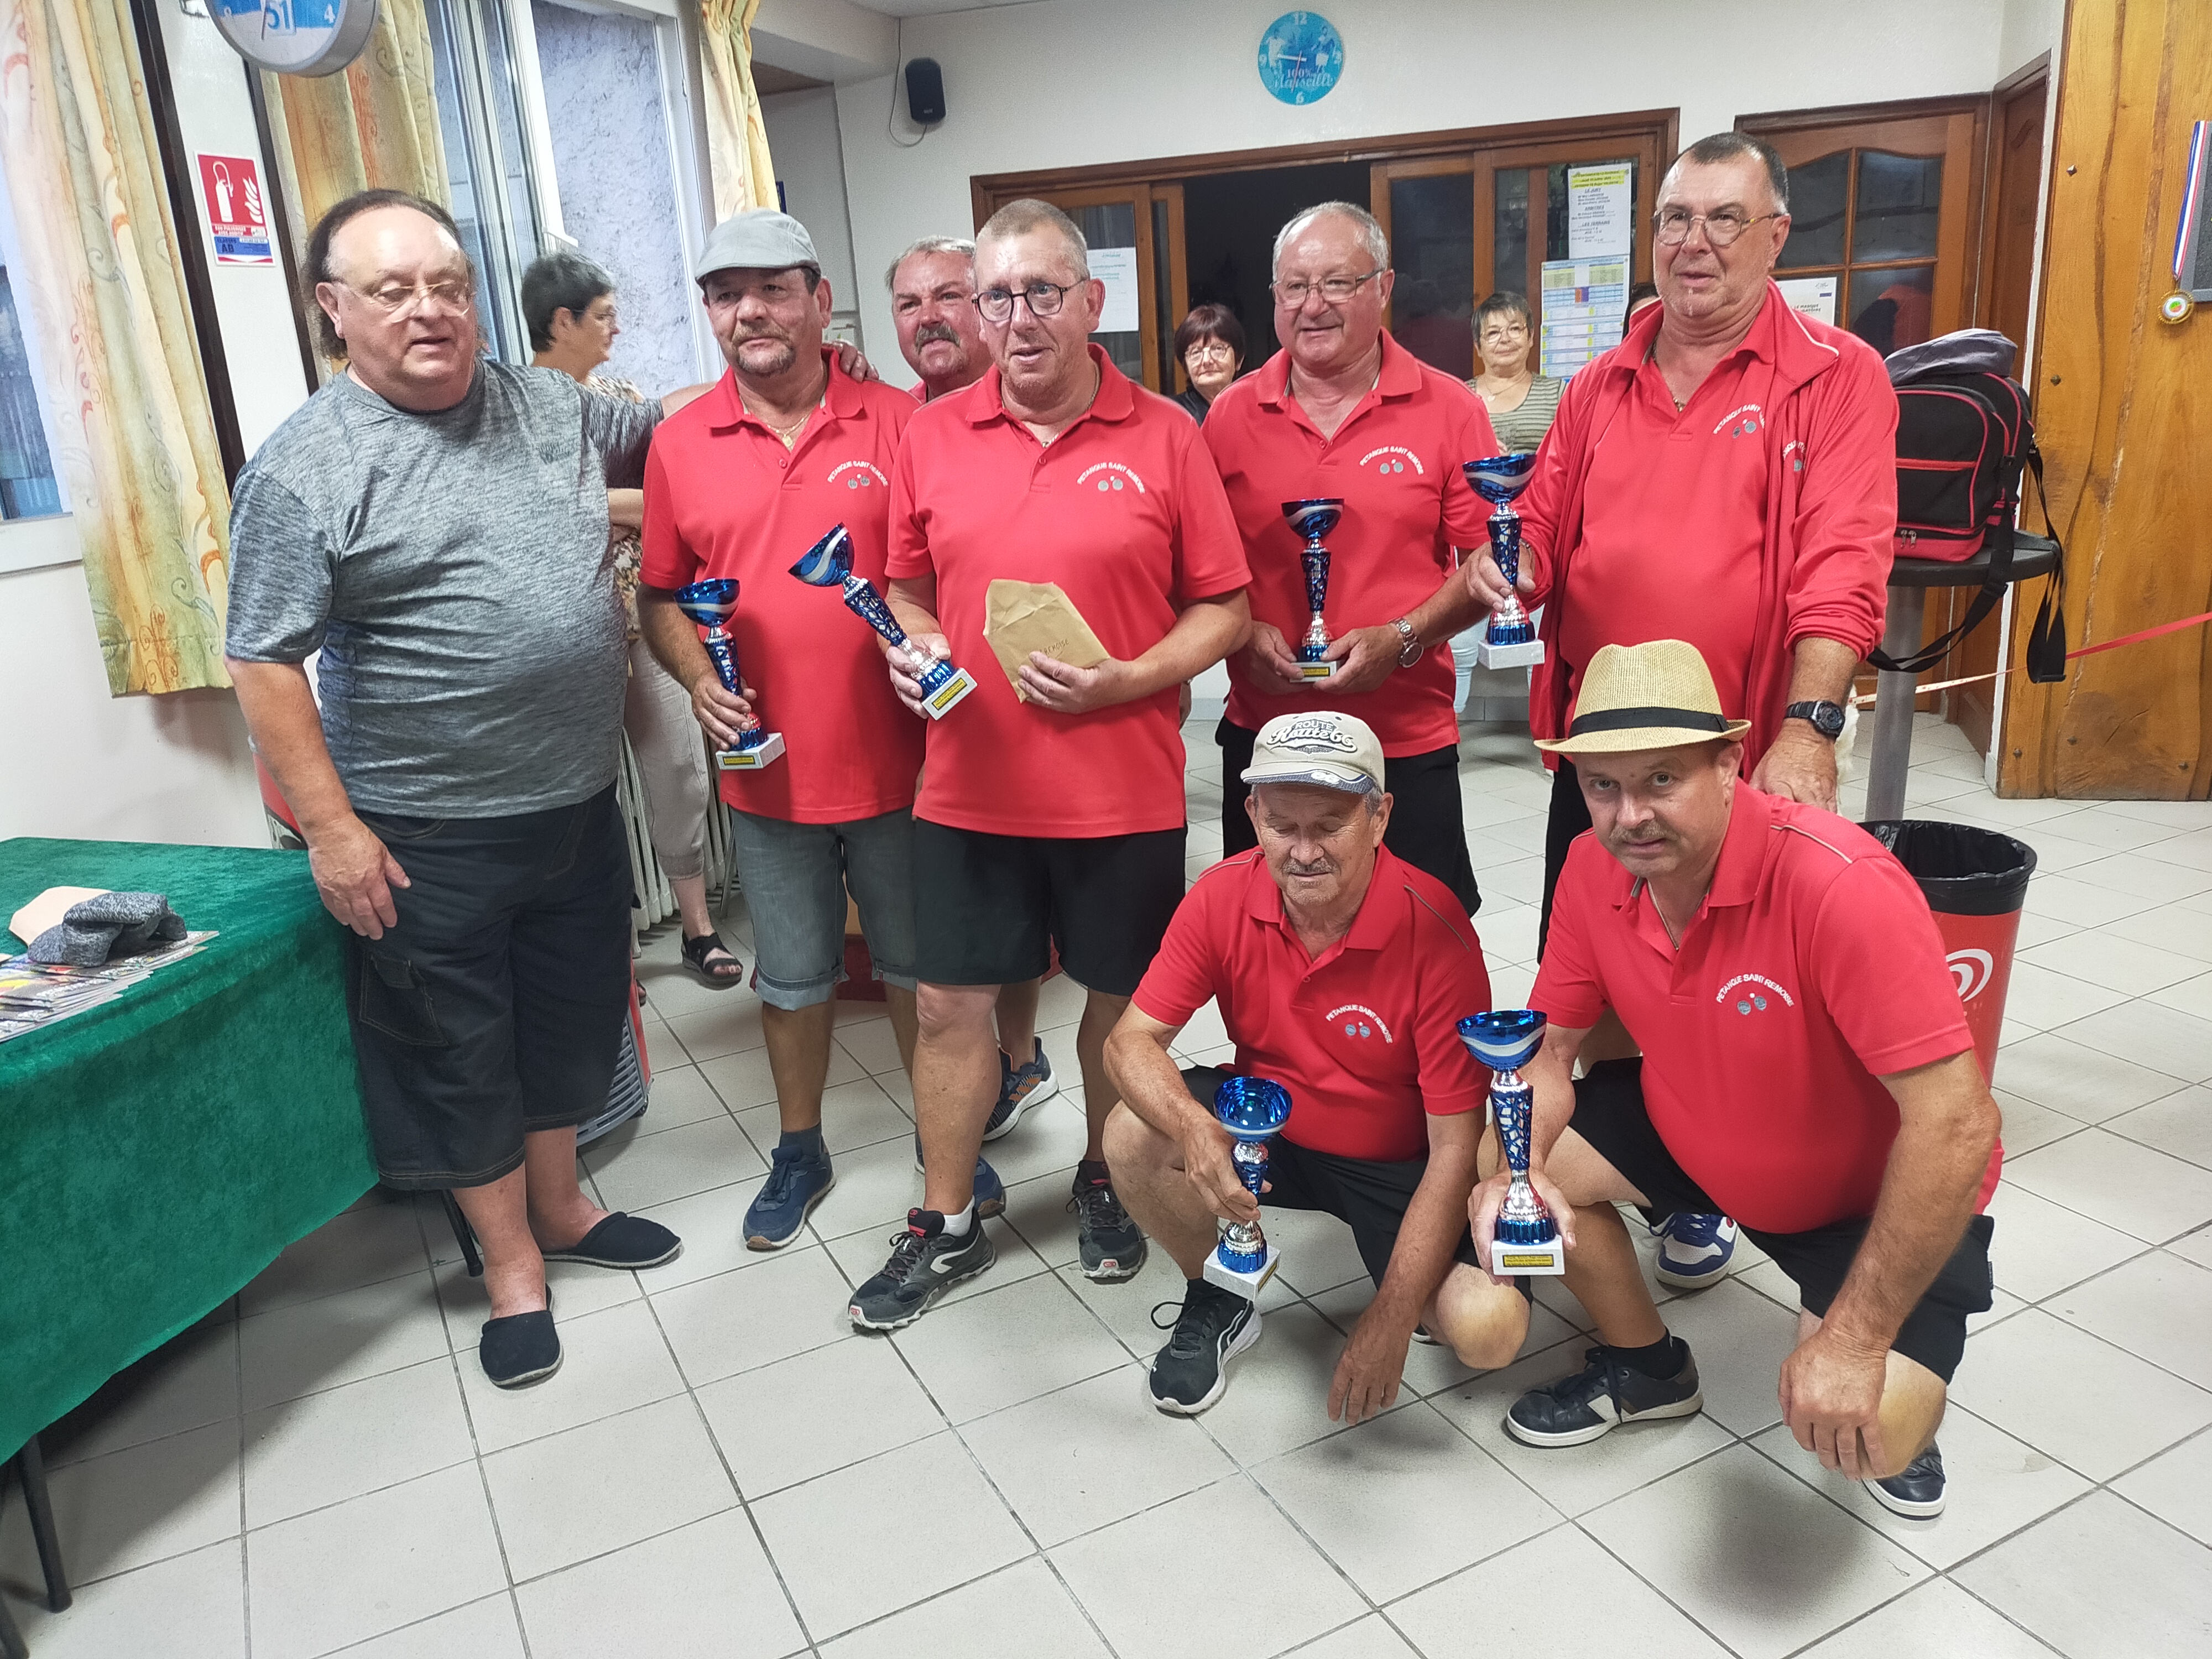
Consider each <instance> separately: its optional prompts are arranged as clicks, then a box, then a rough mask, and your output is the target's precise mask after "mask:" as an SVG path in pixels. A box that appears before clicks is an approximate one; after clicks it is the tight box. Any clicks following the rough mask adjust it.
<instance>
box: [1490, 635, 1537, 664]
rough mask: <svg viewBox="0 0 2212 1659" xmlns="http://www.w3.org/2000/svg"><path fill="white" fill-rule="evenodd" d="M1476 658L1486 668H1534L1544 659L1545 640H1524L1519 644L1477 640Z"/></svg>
mask: <svg viewBox="0 0 2212 1659" xmlns="http://www.w3.org/2000/svg"><path fill="white" fill-rule="evenodd" d="M1474 659H1475V661H1477V662H1479V663H1480V664H1481V665H1483V666H1484V667H1485V668H1534V666H1535V665H1537V664H1538V663H1540V662H1541V661H1543V660H1544V642H1543V641H1541V640H1524V641H1522V642H1521V643H1520V644H1518V645H1492V643H1491V642H1490V641H1488V640H1477V641H1475V642H1474Z"/></svg>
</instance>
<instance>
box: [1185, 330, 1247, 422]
mask: <svg viewBox="0 0 2212 1659" xmlns="http://www.w3.org/2000/svg"><path fill="white" fill-rule="evenodd" d="M1175 351H1176V359H1177V361H1179V362H1181V363H1182V367H1183V372H1184V373H1185V374H1188V375H1189V376H1190V390H1189V391H1188V392H1178V393H1177V394H1176V402H1177V403H1179V404H1182V406H1183V407H1184V408H1185V409H1187V410H1189V411H1190V417H1191V419H1193V420H1194V421H1196V422H1199V423H1200V425H1204V424H1205V422H1206V410H1208V409H1210V408H1212V405H1213V400H1214V399H1215V398H1218V397H1219V396H1220V395H1221V394H1222V393H1223V392H1225V391H1227V390H1228V389H1229V386H1230V384H1231V382H1232V381H1234V380H1236V378H1237V375H1239V374H1242V373H1243V370H1244V325H1243V324H1242V323H1240V322H1238V321H1237V317H1236V314H1235V313H1233V312H1231V310H1230V309H1229V307H1226V306H1193V307H1191V308H1190V315H1189V316H1188V317H1186V318H1184V319H1182V327H1180V328H1178V329H1176V331H1175Z"/></svg>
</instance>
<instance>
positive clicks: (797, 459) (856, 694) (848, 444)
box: [641, 352, 922, 823]
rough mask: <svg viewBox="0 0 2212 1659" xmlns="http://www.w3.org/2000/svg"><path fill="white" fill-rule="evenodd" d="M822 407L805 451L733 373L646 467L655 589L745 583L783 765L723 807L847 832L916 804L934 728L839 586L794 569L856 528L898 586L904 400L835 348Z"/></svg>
mask: <svg viewBox="0 0 2212 1659" xmlns="http://www.w3.org/2000/svg"><path fill="white" fill-rule="evenodd" d="M823 356H825V357H827V358H829V389H828V390H827V391H826V392H824V393H823V404H822V407H821V408H820V409H818V410H816V411H815V413H814V415H813V416H812V417H811V419H809V420H808V422H806V426H805V430H804V431H802V432H801V433H800V434H799V441H798V443H797V445H796V446H795V447H793V448H792V449H790V450H789V451H787V450H786V449H785V448H784V447H783V441H782V440H781V439H780V438H778V437H777V436H776V435H775V434H774V433H773V432H771V431H769V429H768V428H767V426H766V425H764V424H763V422H761V421H760V420H759V419H758V418H757V417H756V416H752V415H749V414H747V413H746V412H745V409H744V401H743V400H742V399H741V398H739V397H738V388H737V381H736V379H735V376H734V375H733V374H724V375H723V376H722V378H721V380H720V381H719V382H718V383H717V384H716V385H715V386H714V390H713V391H712V392H708V393H706V394H705V395H704V396H703V397H701V398H696V399H695V400H694V401H693V402H691V403H690V404H687V405H685V407H684V409H682V410H679V411H678V413H676V414H674V415H671V416H669V418H668V419H666V420H665V421H663V422H661V423H660V426H659V429H658V430H657V431H655V432H654V434H653V451H652V453H651V454H650V455H649V456H648V457H647V459H646V464H645V532H644V546H645V551H644V558H643V562H642V565H641V577H642V579H643V580H644V581H645V582H646V584H647V586H653V587H665V588H675V587H681V586H684V584H685V583H687V582H694V581H700V580H705V579H707V578H709V577H720V576H734V577H736V578H737V579H738V608H737V611H736V612H735V613H734V614H733V615H732V617H731V619H730V623H729V629H730V633H731V634H732V636H733V637H734V639H735V640H736V641H737V648H738V666H739V667H740V668H741V669H742V670H743V671H744V677H745V679H746V681H747V682H748V683H749V684H751V685H752V686H753V687H754V688H755V689H756V690H758V691H759V693H760V702H759V705H758V707H757V709H756V711H755V712H756V713H757V714H759V716H760V720H761V724H762V725H763V726H766V727H767V728H768V729H769V731H771V732H782V733H783V740H784V753H783V758H782V759H781V760H779V761H777V762H776V763H775V764H774V765H772V766H764V767H763V768H761V769H760V770H758V771H757V772H750V771H748V772H723V773H720V774H718V775H719V776H720V779H721V787H722V799H724V800H726V801H727V802H729V804H730V805H732V806H735V807H738V808H739V809H741V810H742V811H747V812H753V813H757V814H758V815H759V816H761V817H770V818H783V819H787V820H789V821H790V822H792V823H849V822H851V821H853V820H854V819H857V818H871V817H878V815H880V814H882V813H884V812H895V811H898V810H899V809H900V808H902V807H904V806H909V805H913V802H914V781H915V773H917V772H918V771H920V770H921V745H922V738H921V721H920V720H916V719H915V717H914V716H913V715H912V714H908V712H907V711H906V709H905V708H902V707H901V706H900V704H899V701H898V698H897V696H896V695H895V694H894V693H893V692H892V690H891V687H890V676H889V675H888V674H887V673H886V672H885V671H884V657H883V653H882V651H881V650H880V649H878V647H877V644H876V636H875V635H874V633H873V632H872V630H871V629H869V627H868V625H867V624H866V623H864V622H862V621H861V620H860V618H859V617H855V616H854V615H853V613H852V612H851V611H848V610H847V609H846V608H845V601H844V596H843V595H842V594H841V593H840V592H838V591H837V590H836V588H834V587H810V586H807V585H806V584H805V582H802V581H800V580H799V579H798V578H797V577H795V576H793V575H792V574H791V567H792V565H793V562H795V561H796V560H797V559H798V557H799V555H800V554H802V553H804V552H805V551H806V550H807V549H808V548H810V547H811V546H813V545H814V544H815V543H816V542H817V541H819V540H820V539H821V538H823V536H825V535H827V534H828V533H829V530H830V528H831V526H835V525H838V524H842V525H843V526H845V527H846V528H847V529H848V530H849V531H851V532H852V533H853V569H854V572H855V573H856V574H860V575H862V576H866V577H867V578H868V579H869V580H872V581H873V582H874V583H875V584H876V586H878V587H881V586H883V585H884V528H885V525H886V522H887V520H889V517H890V496H891V491H890V475H891V466H892V463H893V459H894V458H895V457H896V454H897V453H898V447H899V435H900V434H901V433H902V432H903V431H905V429H906V424H907V422H908V421H910V420H912V419H913V418H914V417H915V405H914V402H913V400H912V399H911V398H908V397H907V396H906V395H905V394H904V393H902V392H896V391H893V390H892V389H891V388H890V387H889V386H884V385H882V384H881V383H879V382H875V381H868V382H862V381H859V380H853V379H851V378H850V377H849V376H848V375H847V374H844V372H843V371H842V370H841V369H839V368H838V367H837V365H836V359H835V357H834V356H832V355H831V354H829V353H827V352H825V353H824V354H823Z"/></svg>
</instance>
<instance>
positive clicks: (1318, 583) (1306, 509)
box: [1283, 495, 1344, 680]
mask: <svg viewBox="0 0 2212 1659" xmlns="http://www.w3.org/2000/svg"><path fill="white" fill-rule="evenodd" d="M1283 516H1284V517H1285V519H1288V520H1290V521H1291V529H1293V530H1295V531H1297V532H1298V534H1299V535H1301V536H1303V537H1304V538H1306V544H1305V547H1304V550H1302V551H1301V552H1300V553H1299V555H1298V562H1299V563H1300V564H1302V565H1304V567H1305V573H1306V606H1307V608H1308V609H1309V610H1310V611H1312V613H1313V616H1312V619H1311V620H1310V622H1308V623H1307V624H1306V636H1305V638H1304V640H1302V641H1299V644H1298V678H1300V679H1304V680H1326V679H1328V678H1330V677H1332V676H1333V675H1334V673H1335V672H1336V670H1337V665H1336V664H1335V663H1334V662H1332V661H1330V660H1329V657H1328V647H1329V643H1330V641H1329V635H1328V623H1327V622H1325V621H1324V620H1323V619H1322V609H1323V608H1324V607H1325V606H1326V605H1328V561H1329V551H1328V549H1327V548H1326V547H1324V546H1322V539H1321V538H1322V537H1324V536H1326V535H1328V532H1330V531H1332V530H1334V529H1335V528H1336V526H1337V525H1338V523H1339V521H1340V520H1342V519H1343V517H1344V501H1343V498H1342V497H1340V496H1334V495H1316V496H1311V497H1309V498H1308V499H1306V500H1304V501H1285V502H1284V503H1283Z"/></svg>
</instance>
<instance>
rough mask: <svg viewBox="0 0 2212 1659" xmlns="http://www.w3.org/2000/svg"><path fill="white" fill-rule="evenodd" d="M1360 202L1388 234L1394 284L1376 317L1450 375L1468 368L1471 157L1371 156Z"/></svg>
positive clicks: (1480, 293)
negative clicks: (1375, 158)
mask: <svg viewBox="0 0 2212 1659" xmlns="http://www.w3.org/2000/svg"><path fill="white" fill-rule="evenodd" d="M1368 192H1369V203H1368V210H1369V211H1370V212H1371V213H1372V214H1374V216H1375V217H1376V220H1377V221H1378V222H1381V224H1382V226H1383V234H1384V235H1385V236H1388V237H1389V239H1390V264H1391V268H1392V269H1393V270H1395V271H1396V272H1397V277H1396V286H1395V289H1394V291H1393V293H1392V295H1391V299H1390V307H1389V310H1388V311H1387V312H1385V313H1383V325H1384V326H1386V327H1387V328H1389V331H1390V332H1391V334H1392V336H1393V337H1395V339H1396V340H1397V342H1398V343H1399V344H1400V345H1402V346H1404V347H1405V348H1406V349H1407V350H1408V351H1410V352H1412V353H1413V356H1416V357H1419V359H1420V360H1421V361H1422V362H1425V363H1427V364H1428V365H1430V367H1431V368H1439V369H1442V370H1443V372H1444V373H1445V374H1449V375H1452V376H1454V377H1455V379H1458V380H1469V379H1472V378H1473V377H1474V371H1475V361H1474V307H1476V305H1477V304H1478V303H1480V301H1481V300H1482V299H1483V297H1484V296H1485V295H1487V294H1488V293H1489V292H1490V290H1489V289H1487V288H1481V287H1478V286H1477V285H1476V277H1475V268H1476V264H1475V262H1476V260H1477V258H1479V257H1480V256H1479V252H1478V250H1477V248H1476V246H1475V242H1476V239H1477V236H1478V234H1479V229H1478V227H1479V226H1480V215H1478V214H1477V213H1476V212H1475V207H1474V197H1475V191H1474V160H1473V158H1472V157H1469V156H1465V155H1432V156H1425V157H1423V158H1421V159H1420V160H1418V161H1376V162H1375V163H1374V164H1373V165H1372V166H1370V167H1369V169H1368Z"/></svg>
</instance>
